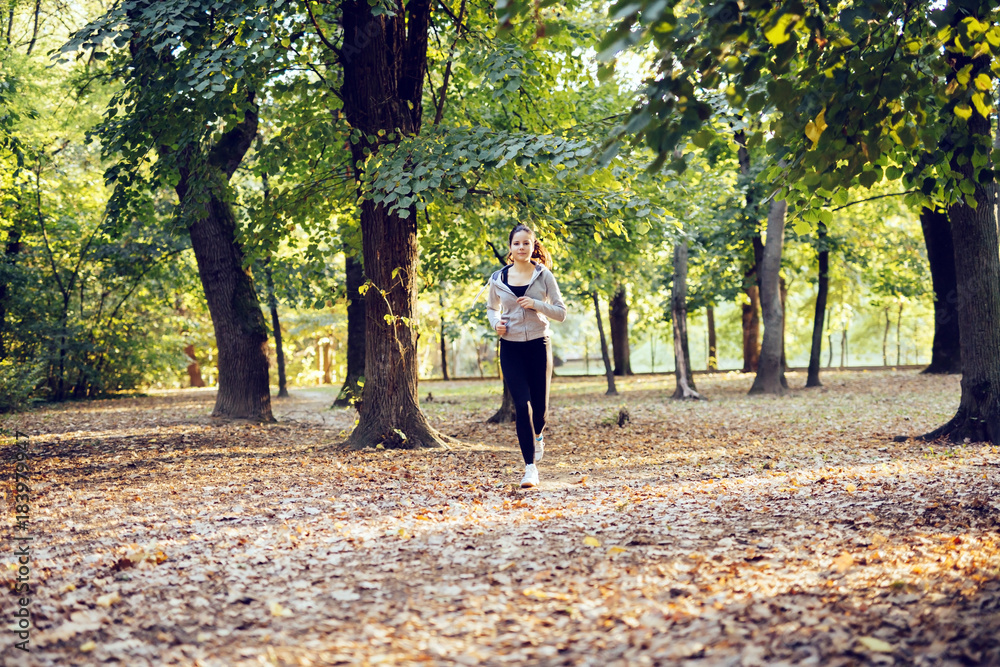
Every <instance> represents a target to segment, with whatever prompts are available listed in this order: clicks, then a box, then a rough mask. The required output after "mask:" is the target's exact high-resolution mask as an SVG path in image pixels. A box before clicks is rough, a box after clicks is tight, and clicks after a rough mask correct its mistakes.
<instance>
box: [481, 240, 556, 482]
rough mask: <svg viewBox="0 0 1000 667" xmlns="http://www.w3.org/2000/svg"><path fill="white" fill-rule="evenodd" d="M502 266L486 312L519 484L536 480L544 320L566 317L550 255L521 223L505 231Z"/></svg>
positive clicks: (548, 351)
mask: <svg viewBox="0 0 1000 667" xmlns="http://www.w3.org/2000/svg"><path fill="white" fill-rule="evenodd" d="M509 243H510V253H509V254H508V255H507V262H508V264H507V266H505V267H503V268H502V269H500V270H499V271H496V272H495V273H494V274H493V275H492V276H491V277H490V282H489V287H490V291H489V296H488V297H487V300H486V315H487V317H488V318H489V320H490V325H491V326H492V327H493V329H494V330H495V331H496V332H497V333H498V334H500V368H501V370H502V371H503V377H504V380H505V381H506V383H507V388H508V389H510V395H511V396H512V397H513V399H514V410H515V413H516V416H517V442H518V444H519V445H520V446H521V456H523V457H524V479H522V480H521V486H522V487H524V488H528V487H532V486H536V485H537V484H538V469H537V468H536V467H535V464H536V463H538V462H539V461H541V460H542V454H544V452H545V441H544V439H543V437H542V431H543V430H544V429H545V413H546V412H547V411H548V407H549V383H550V380H551V378H552V345H551V343H550V342H549V319H553V320H556V321H557V322H562V321H564V320H565V319H566V305H565V304H564V303H563V300H562V295H561V294H560V293H559V285H557V284H556V279H555V277H554V276H553V275H552V272H551V271H550V270H549V269H550V268H551V266H552V258H551V256H550V255H549V253H548V251H546V250H545V249H544V248H543V247H542V244H541V243H539V242H538V239H536V238H535V233H534V232H533V231H531V229H530V228H528V227H526V226H525V225H517V226H516V227H514V229H512V230H511V232H510V238H509Z"/></svg>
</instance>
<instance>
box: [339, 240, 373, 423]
mask: <svg viewBox="0 0 1000 667" xmlns="http://www.w3.org/2000/svg"><path fill="white" fill-rule="evenodd" d="M344 268H345V269H346V275H345V286H346V289H347V377H346V378H345V379H344V385H343V386H342V387H341V388H340V393H339V394H338V395H337V400H336V401H334V402H333V405H334V407H346V406H348V405H351V403H352V401H360V400H361V393H362V390H361V383H362V382H363V380H364V376H365V329H366V328H367V326H368V323H367V317H366V314H365V313H366V308H365V295H363V294H361V292H360V290H361V288H362V286H363V285H364V284H365V270H364V267H363V266H362V264H361V261H360V258H359V257H357V256H356V255H353V254H349V253H348V254H345V258H344Z"/></svg>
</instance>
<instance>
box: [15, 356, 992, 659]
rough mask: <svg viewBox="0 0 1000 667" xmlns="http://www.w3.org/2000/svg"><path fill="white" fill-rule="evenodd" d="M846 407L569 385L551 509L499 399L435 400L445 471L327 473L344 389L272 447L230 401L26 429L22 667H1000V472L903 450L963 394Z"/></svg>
mask: <svg viewBox="0 0 1000 667" xmlns="http://www.w3.org/2000/svg"><path fill="white" fill-rule="evenodd" d="M803 381H804V378H802V377H801V376H799V375H796V374H792V375H791V376H790V383H791V384H792V386H793V387H801V385H802V383H803ZM824 381H825V384H826V387H825V388H822V389H818V390H808V391H807V390H802V389H795V390H793V392H792V393H791V395H789V396H788V397H785V398H782V399H774V398H749V397H747V396H745V392H746V389H747V388H748V386H749V383H750V378H749V377H747V376H745V375H738V374H729V375H715V376H698V377H697V382H698V388H699V389H700V390H702V391H703V392H704V393H706V394H707V395H708V396H710V397H711V399H712V400H711V401H710V402H707V403H676V402H672V401H670V400H668V398H667V397H668V396H669V393H670V391H672V388H673V381H672V379H671V378H669V377H640V378H635V379H632V380H626V381H620V383H619V384H620V388H621V389H622V394H621V395H620V396H618V397H605V396H604V395H603V389H604V387H603V382H602V381H601V380H595V379H588V380H582V379H558V380H557V382H556V384H555V385H554V388H553V405H552V411H551V415H550V427H549V430H548V432H547V437H546V442H547V448H546V454H545V460H544V461H543V462H542V463H541V464H540V465H539V469H540V472H541V479H542V483H541V486H540V487H539V488H537V489H532V490H522V489H520V488H518V487H517V482H519V481H520V477H521V473H522V470H523V469H522V466H521V464H520V462H519V460H520V457H519V454H518V452H517V450H516V445H515V442H514V433H513V427H512V426H510V425H507V426H491V425H486V424H484V423H483V421H484V419H485V418H486V417H488V416H489V415H490V414H492V412H493V411H494V410H495V408H496V406H497V404H498V403H499V394H498V388H497V386H496V383H495V382H475V381H465V382H453V383H441V382H438V383H433V382H432V383H423V384H422V385H421V394H422V397H424V398H426V394H427V393H428V392H429V393H431V394H433V400H432V401H427V400H425V402H424V407H425V409H426V412H427V414H428V415H429V418H430V419H431V420H432V422H433V423H434V424H435V425H436V426H437V427H438V428H439V429H440V430H442V431H443V432H445V433H447V434H449V435H453V436H456V437H458V438H460V439H461V440H462V441H463V443H464V444H463V445H460V446H456V447H454V448H453V449H452V450H450V451H425V452H409V451H365V452H361V453H352V452H342V451H319V452H317V451H315V450H316V448H318V447H322V446H323V445H326V444H329V443H332V442H336V441H337V440H338V439H339V438H340V437H341V435H342V433H343V432H344V431H345V429H349V428H350V427H351V424H352V423H353V419H354V415H353V414H352V413H351V412H349V411H343V410H341V411H333V410H327V409H325V406H326V405H327V404H328V403H329V402H330V401H331V400H332V397H333V394H332V390H331V391H326V390H318V389H311V390H310V389H302V390H299V391H297V392H293V394H294V395H293V397H292V398H291V399H289V400H286V401H281V402H276V404H275V412H276V413H277V414H278V415H279V418H280V421H279V423H277V424H273V425H264V426H261V425H251V424H244V423H216V422H213V421H212V420H211V419H210V418H208V417H207V414H208V412H209V411H210V410H211V406H212V401H213V398H214V396H213V394H212V393H211V392H207V391H187V392H172V393H164V394H158V395H155V396H151V397H145V398H134V399H119V400H111V401H97V402H89V403H74V404H69V405H64V406H59V407H53V408H48V409H43V410H37V411H34V412H32V413H29V414H23V415H17V416H15V417H13V418H11V419H9V420H8V422H7V424H6V425H7V427H8V428H10V427H14V426H16V427H18V428H20V429H21V430H22V431H25V432H27V433H29V434H31V436H32V438H31V457H30V458H31V470H32V475H33V478H34V481H33V486H32V506H31V534H32V535H33V537H34V542H33V551H32V557H33V558H34V560H33V563H32V575H31V576H32V577H33V578H34V581H33V586H34V594H33V599H32V603H31V609H32V612H33V615H34V616H33V618H34V623H35V627H34V629H33V630H32V635H31V640H30V641H31V653H30V656H19V655H16V654H17V653H19V652H16V651H13V650H12V649H11V647H10V645H9V644H12V643H13V640H11V639H5V642H7V645H5V646H4V647H3V652H2V654H0V656H2V658H3V659H4V660H5V661H6V662H7V664H34V665H84V664H122V665H129V666H133V665H144V664H150V665H153V664H156V665H158V664H179V665H191V664H199V665H260V664H275V665H328V664H361V665H367V664H372V665H375V664H442V665H450V664H459V665H480V664H484V665H503V664H515V665H521V664H532V665H601V666H603V665H645V664H663V665H673V664H678V665H748V666H749V665H782V664H787V665H793V664H794V665H824V666H826V665H867V664H880V665H881V664H898V665H978V664H984V665H985V664H1000V496H998V490H1000V452H998V449H997V448H995V447H985V446H982V445H980V444H968V445H965V446H959V447H952V446H949V445H946V444H934V445H927V444H923V443H918V444H914V443H894V442H893V441H892V436H894V435H898V434H911V435H913V434H918V433H921V432H924V431H927V430H929V429H931V428H932V427H934V426H937V425H939V424H940V423H942V422H943V421H944V420H946V419H947V418H948V417H949V416H950V414H951V413H952V411H953V410H954V408H955V406H956V404H957V399H958V379H957V378H948V377H945V378H941V377H922V376H919V375H916V374H914V373H912V372H906V373H903V372H879V373H827V374H826V375H825V377H824ZM623 405H624V406H626V407H627V409H628V411H629V415H630V418H631V420H630V421H629V422H628V423H626V424H625V426H624V427H619V426H618V425H617V416H618V412H619V408H620V407H621V406H623ZM4 451H5V454H6V455H5V456H4V460H3V470H2V474H3V478H4V480H5V483H4V491H5V494H6V497H7V501H8V512H7V517H6V518H7V534H8V535H10V534H11V530H12V528H13V521H14V519H13V511H12V510H13V506H12V500H13V499H12V493H13V482H12V477H13V468H14V463H13V455H12V450H11V449H9V448H5V450H4ZM6 543H7V544H8V545H9V544H11V541H10V540H7V541H6ZM7 551H8V553H6V554H4V560H3V562H4V566H5V569H4V577H5V580H6V581H7V585H8V586H9V583H10V582H12V581H13V579H14V577H15V574H14V570H13V569H11V566H12V562H13V547H10V548H8V550H7ZM11 597H12V596H10V595H8V598H9V599H8V601H7V602H6V603H5V605H4V608H5V609H10V608H11V605H10V602H11V599H10V598H11Z"/></svg>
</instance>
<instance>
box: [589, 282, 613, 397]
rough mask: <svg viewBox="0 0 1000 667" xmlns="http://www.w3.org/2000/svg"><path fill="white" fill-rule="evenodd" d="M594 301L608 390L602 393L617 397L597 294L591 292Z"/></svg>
mask: <svg viewBox="0 0 1000 667" xmlns="http://www.w3.org/2000/svg"><path fill="white" fill-rule="evenodd" d="M590 296H591V297H592V298H593V299H594V314H595V315H596V316H597V333H598V334H599V335H600V337H601V357H603V359H604V375H605V376H606V377H607V379H608V390H607V391H606V392H604V393H605V394H606V395H608V396H617V395H618V389H617V388H616V387H615V371H614V369H613V368H612V367H611V355H610V354H609V353H608V339H607V338H606V337H605V336H604V322H603V320H602V319H601V301H600V299H598V298H597V292H591V293H590Z"/></svg>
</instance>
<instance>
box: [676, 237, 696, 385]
mask: <svg viewBox="0 0 1000 667" xmlns="http://www.w3.org/2000/svg"><path fill="white" fill-rule="evenodd" d="M687 272H688V246H687V243H686V242H683V241H682V242H679V243H676V244H674V278H673V282H672V285H671V292H670V314H671V319H672V320H673V325H674V326H673V329H674V378H675V380H676V388H675V389H674V394H673V396H671V398H674V399H694V400H698V399H701V398H703V396H702V395H701V394H699V393H698V390H697V389H695V386H694V375H693V374H692V372H691V353H690V351H689V350H688V334H687Z"/></svg>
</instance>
